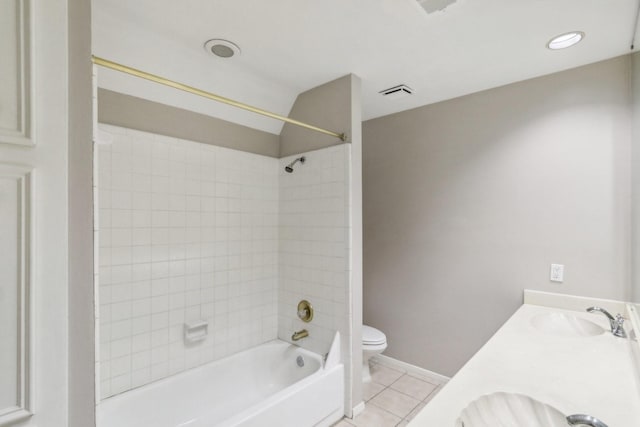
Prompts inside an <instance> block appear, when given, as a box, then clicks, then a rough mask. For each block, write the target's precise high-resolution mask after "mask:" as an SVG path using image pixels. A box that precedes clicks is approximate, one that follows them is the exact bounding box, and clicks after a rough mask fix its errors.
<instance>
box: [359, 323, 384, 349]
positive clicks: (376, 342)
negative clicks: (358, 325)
mask: <svg viewBox="0 0 640 427" xmlns="http://www.w3.org/2000/svg"><path fill="white" fill-rule="evenodd" d="M386 343H387V337H386V336H385V334H384V333H382V332H381V331H379V330H377V329H376V328H373V327H371V326H367V325H362V345H364V346H367V347H377V346H382V345H385V344H386Z"/></svg>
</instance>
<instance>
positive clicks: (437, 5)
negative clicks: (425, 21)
mask: <svg viewBox="0 0 640 427" xmlns="http://www.w3.org/2000/svg"><path fill="white" fill-rule="evenodd" d="M417 2H418V4H419V5H420V6H422V8H423V9H424V10H426V11H427V13H434V12H440V11H441V10H445V9H446V8H447V7H449V6H451V5H452V4H454V3H455V2H456V0H417Z"/></svg>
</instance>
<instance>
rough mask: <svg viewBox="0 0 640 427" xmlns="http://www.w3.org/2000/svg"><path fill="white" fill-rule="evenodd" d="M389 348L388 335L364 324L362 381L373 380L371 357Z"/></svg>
mask: <svg viewBox="0 0 640 427" xmlns="http://www.w3.org/2000/svg"><path fill="white" fill-rule="evenodd" d="M386 348H387V336H386V335H385V334H384V333H382V331H379V330H377V329H376V328H373V327H371V326H367V325H362V382H364V383H368V382H371V370H370V369H369V359H371V358H372V357H373V356H375V355H376V354H380V353H382V352H383V351H385V349H386Z"/></svg>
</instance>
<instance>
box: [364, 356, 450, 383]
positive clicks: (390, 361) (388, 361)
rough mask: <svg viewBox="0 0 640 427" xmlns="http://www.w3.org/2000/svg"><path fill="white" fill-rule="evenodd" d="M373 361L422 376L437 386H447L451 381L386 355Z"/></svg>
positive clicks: (375, 357)
mask: <svg viewBox="0 0 640 427" xmlns="http://www.w3.org/2000/svg"><path fill="white" fill-rule="evenodd" d="M372 360H373V361H374V362H377V363H379V364H381V365H384V366H387V367H389V368H392V369H397V370H400V371H404V372H406V373H408V374H414V375H417V376H421V377H424V378H425V379H431V380H433V382H434V383H436V384H445V383H447V382H448V381H449V380H450V378H449V377H446V376H444V375H441V374H438V373H435V372H432V371H429V370H428V369H424V368H421V367H419V366H415V365H412V364H410V363H407V362H403V361H401V360H398V359H394V358H393V357H389V356H385V355H384V354H377V355H375V356H373V358H372Z"/></svg>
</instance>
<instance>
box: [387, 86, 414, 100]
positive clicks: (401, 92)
mask: <svg viewBox="0 0 640 427" xmlns="http://www.w3.org/2000/svg"><path fill="white" fill-rule="evenodd" d="M380 94H381V95H382V96H384V97H386V98H388V99H400V98H404V97H405V96H409V95H413V89H411V88H410V87H409V86H407V85H398V86H394V87H390V88H389V89H385V90H381V91H380Z"/></svg>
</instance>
